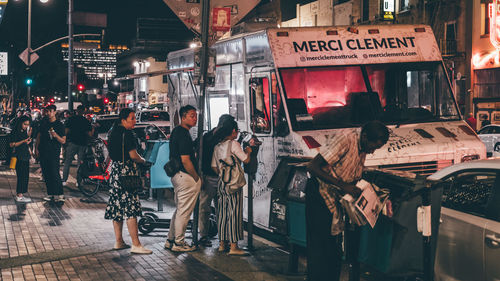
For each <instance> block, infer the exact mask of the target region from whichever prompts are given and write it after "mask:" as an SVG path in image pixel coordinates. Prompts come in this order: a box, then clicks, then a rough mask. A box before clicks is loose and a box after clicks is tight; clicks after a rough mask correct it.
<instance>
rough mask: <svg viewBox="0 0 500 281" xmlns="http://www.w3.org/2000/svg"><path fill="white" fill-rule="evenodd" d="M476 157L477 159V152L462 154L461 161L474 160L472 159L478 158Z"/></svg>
mask: <svg viewBox="0 0 500 281" xmlns="http://www.w3.org/2000/svg"><path fill="white" fill-rule="evenodd" d="M478 159H479V155H478V154H471V155H464V156H462V162H468V161H474V160H478Z"/></svg>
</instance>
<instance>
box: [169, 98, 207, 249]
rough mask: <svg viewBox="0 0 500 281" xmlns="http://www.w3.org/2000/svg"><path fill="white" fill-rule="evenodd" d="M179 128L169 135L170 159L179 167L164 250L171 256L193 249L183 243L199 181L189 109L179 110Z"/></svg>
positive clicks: (193, 114) (195, 119) (194, 118)
mask: <svg viewBox="0 0 500 281" xmlns="http://www.w3.org/2000/svg"><path fill="white" fill-rule="evenodd" d="M179 115H180V117H181V124H180V125H179V126H177V127H175V129H174V130H173V131H172V133H171V134H170V159H173V158H177V160H178V161H179V162H180V163H182V165H181V170H180V171H179V172H177V174H175V175H174V176H173V177H172V184H173V186H174V191H175V203H176V208H175V211H174V214H173V215H172V220H171V222H170V231H169V232H168V237H167V241H166V242H165V248H167V249H171V250H172V251H175V252H189V251H193V250H194V249H195V248H194V247H193V246H190V245H188V244H187V243H186V241H185V239H184V238H185V233H186V228H187V225H188V222H189V218H190V217H191V214H192V213H193V210H194V207H195V205H196V200H197V199H198V195H199V194H200V188H201V179H200V177H199V176H198V173H197V172H196V171H197V169H196V158H195V153H194V143H193V139H192V138H191V135H190V134H189V129H191V128H192V127H194V126H196V123H197V122H198V116H197V112H196V108H194V107H193V106H191V105H186V106H183V107H181V109H180V110H179Z"/></svg>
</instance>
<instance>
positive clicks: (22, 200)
mask: <svg viewBox="0 0 500 281" xmlns="http://www.w3.org/2000/svg"><path fill="white" fill-rule="evenodd" d="M16 202H19V203H29V202H31V198H26V197H24V196H21V197H19V196H16Z"/></svg>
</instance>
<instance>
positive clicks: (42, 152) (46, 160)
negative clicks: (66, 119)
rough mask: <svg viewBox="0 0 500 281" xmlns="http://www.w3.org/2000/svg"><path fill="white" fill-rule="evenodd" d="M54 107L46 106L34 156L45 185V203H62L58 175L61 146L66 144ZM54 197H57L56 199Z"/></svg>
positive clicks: (61, 188) (61, 189)
mask: <svg viewBox="0 0 500 281" xmlns="http://www.w3.org/2000/svg"><path fill="white" fill-rule="evenodd" d="M56 113H57V111H56V106H55V105H49V106H47V117H48V118H47V119H46V120H45V121H43V122H42V124H40V130H39V132H38V134H37V137H36V140H37V141H36V149H35V156H36V157H37V158H39V159H40V166H41V167H42V174H43V178H44V179H45V184H46V185H47V194H48V195H49V196H47V197H45V198H43V200H45V201H54V200H55V201H58V202H64V195H63V186H62V183H61V175H60V174H59V156H60V155H61V144H64V143H65V142H66V135H65V133H64V125H63V124H62V123H61V122H60V121H59V120H57V119H56ZM54 196H57V197H56V198H55V197H54Z"/></svg>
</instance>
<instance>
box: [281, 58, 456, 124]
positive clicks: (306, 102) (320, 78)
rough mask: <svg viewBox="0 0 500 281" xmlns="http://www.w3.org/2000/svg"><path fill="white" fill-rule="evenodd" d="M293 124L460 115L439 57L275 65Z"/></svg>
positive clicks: (389, 121)
mask: <svg viewBox="0 0 500 281" xmlns="http://www.w3.org/2000/svg"><path fill="white" fill-rule="evenodd" d="M280 74H281V79H282V81H283V88H284V91H285V96H286V103H287V108H288V112H289V114H290V121H291V123H292V126H293V129H294V130H315V129H331V128H346V127H357V126H360V125H362V124H363V123H365V122H367V121H369V120H374V119H378V120H381V121H382V122H384V123H386V124H400V123H419V122H432V121H439V120H453V119H459V114H458V111H457V108H456V104H455V101H454V100H453V96H452V92H451V90H450V86H449V83H448V80H447V78H446V75H445V74H444V71H443V68H442V65H441V63H440V62H435V63H405V64H402V63H398V64H379V65H355V66H340V67H309V68H290V69H280Z"/></svg>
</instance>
